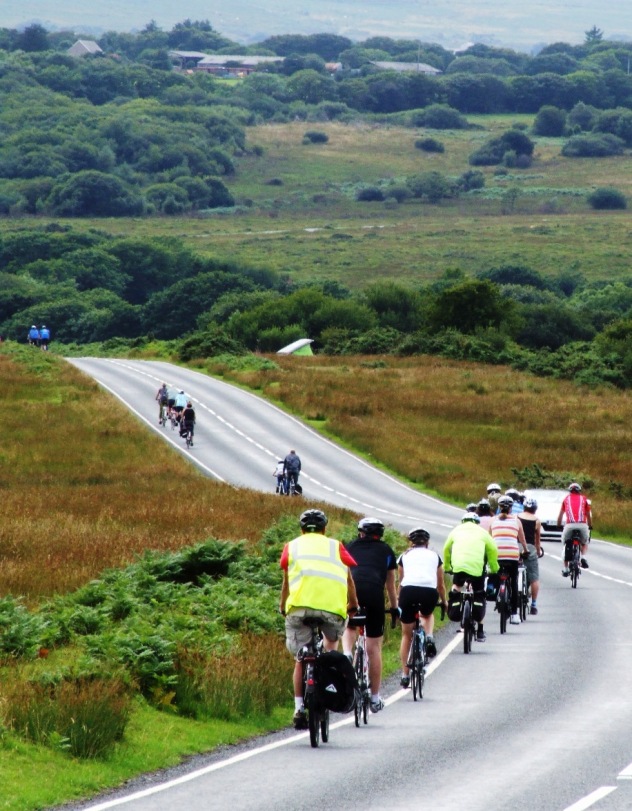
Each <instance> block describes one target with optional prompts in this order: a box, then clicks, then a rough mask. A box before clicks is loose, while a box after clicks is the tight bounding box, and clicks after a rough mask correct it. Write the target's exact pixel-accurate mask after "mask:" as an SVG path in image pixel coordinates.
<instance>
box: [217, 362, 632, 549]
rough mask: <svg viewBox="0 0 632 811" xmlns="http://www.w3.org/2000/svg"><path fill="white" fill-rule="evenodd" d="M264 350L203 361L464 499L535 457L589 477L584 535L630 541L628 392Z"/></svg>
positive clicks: (449, 367)
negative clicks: (248, 366) (249, 367)
mask: <svg viewBox="0 0 632 811" xmlns="http://www.w3.org/2000/svg"><path fill="white" fill-rule="evenodd" d="M377 360H378V361H379V362H376V358H375V357H370V358H368V357H367V358H362V357H340V358H337V357H323V356H321V357H316V356H315V357H295V356H287V357H284V356H275V362H276V364H277V369H276V370H275V369H266V370H257V371H250V372H248V371H241V372H236V371H231V370H230V369H229V368H228V366H227V365H226V364H219V363H217V362H214V361H213V360H212V359H210V360H209V361H208V362H207V368H208V369H210V371H211V372H213V371H215V372H220V373H222V374H223V375H224V376H225V377H226V378H228V379H235V380H237V381H238V382H240V383H241V384H244V385H248V386H250V387H252V388H253V389H256V390H257V391H258V392H259V393H261V394H263V395H264V396H267V397H269V398H270V399H273V400H275V401H277V402H279V403H281V404H283V405H284V406H285V407H287V408H289V409H291V410H292V411H293V412H295V413H297V414H300V415H302V416H304V417H306V418H308V419H316V420H319V426H320V427H321V430H325V431H327V432H328V433H329V434H330V435H332V436H334V437H338V438H340V439H342V440H343V441H344V442H345V443H348V444H349V445H350V446H352V447H354V448H357V449H358V450H360V451H361V452H363V453H365V454H367V455H370V457H371V458H373V459H376V460H379V461H380V462H382V463H383V464H385V465H386V466H387V467H388V468H389V469H390V470H393V471H395V472H396V473H398V474H400V475H402V476H404V477H406V478H407V479H409V480H410V481H412V482H416V483H418V484H419V485H420V486H423V487H424V488H430V489H431V490H433V491H435V492H437V493H439V494H442V495H443V496H445V497H447V498H449V499H450V500H452V501H454V502H455V503H460V504H463V505H465V504H466V503H468V502H470V501H477V500H478V499H479V498H481V497H482V496H483V495H484V493H485V487H486V485H487V483H488V482H490V481H500V482H501V483H502V484H504V485H505V486H509V485H510V484H513V483H514V482H516V476H515V474H514V473H512V469H517V470H522V469H523V468H525V467H528V466H531V465H533V464H539V465H540V466H541V467H542V468H544V469H545V470H548V471H557V472H560V473H563V472H567V471H568V472H573V473H575V474H576V475H577V476H579V475H580V474H582V475H585V476H587V477H589V478H590V479H593V480H594V481H595V488H594V489H593V492H592V496H593V501H594V513H595V534H596V535H598V536H599V537H603V536H609V537H613V538H615V537H616V538H620V539H627V541H628V542H631V541H630V525H631V523H632V501H631V500H630V499H629V498H628V499H627V500H624V499H621V498H618V497H617V495H616V492H615V491H616V490H617V489H618V485H622V486H623V489H624V490H627V491H628V492H629V488H630V484H631V483H632V458H631V457H630V447H631V446H632V436H631V429H630V426H631V425H632V397H631V396H630V393H629V392H626V391H619V390H615V389H611V388H607V387H601V388H596V389H595V388H593V389H591V388H587V387H580V386H577V385H575V384H573V383H570V382H566V381H555V380H551V379H548V378H547V379H543V378H537V377H535V376H533V375H529V374H525V373H521V372H518V371H514V370H512V369H509V368H507V367H503V366H484V365H482V364H475V363H464V362H458V361H450V360H447V359H445V358H438V357H424V356H422V357H415V358H393V357H382V358H379V359H377Z"/></svg>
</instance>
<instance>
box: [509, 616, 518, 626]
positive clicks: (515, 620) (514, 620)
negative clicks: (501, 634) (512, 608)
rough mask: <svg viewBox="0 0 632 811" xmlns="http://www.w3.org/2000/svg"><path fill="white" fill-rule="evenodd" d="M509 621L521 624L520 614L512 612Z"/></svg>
mask: <svg viewBox="0 0 632 811" xmlns="http://www.w3.org/2000/svg"><path fill="white" fill-rule="evenodd" d="M509 622H510V623H511V624H512V625H520V616H519V615H518V614H512V615H511V618H510V620H509Z"/></svg>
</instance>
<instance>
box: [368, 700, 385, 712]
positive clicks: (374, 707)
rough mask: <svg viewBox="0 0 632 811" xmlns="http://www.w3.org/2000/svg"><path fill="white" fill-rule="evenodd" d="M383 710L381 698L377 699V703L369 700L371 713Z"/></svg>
mask: <svg viewBox="0 0 632 811" xmlns="http://www.w3.org/2000/svg"><path fill="white" fill-rule="evenodd" d="M383 709H384V702H383V701H382V699H381V698H378V700H377V701H373V699H371V712H379V711H380V710H383Z"/></svg>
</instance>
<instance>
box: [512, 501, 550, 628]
mask: <svg viewBox="0 0 632 811" xmlns="http://www.w3.org/2000/svg"><path fill="white" fill-rule="evenodd" d="M523 507H524V510H523V511H522V512H521V513H519V514H518V518H519V519H520V523H521V524H522V529H523V531H524V537H525V540H526V542H527V549H528V550H529V557H528V558H527V563H526V568H527V583H528V584H529V588H530V589H531V607H530V608H529V613H530V614H537V613H538V605H537V603H538V594H539V593H540V564H539V562H538V558H541V557H542V556H543V555H544V551H543V549H542V545H541V543H540V532H541V530H542V525H541V524H540V519H539V518H538V517H537V516H536V514H535V513H536V510H537V509H538V502H537V501H536V500H535V499H534V498H525V500H524V504H523Z"/></svg>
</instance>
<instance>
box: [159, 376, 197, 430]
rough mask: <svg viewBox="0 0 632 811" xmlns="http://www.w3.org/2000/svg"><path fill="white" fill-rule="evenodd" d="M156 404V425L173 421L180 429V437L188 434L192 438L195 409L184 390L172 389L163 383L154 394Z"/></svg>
mask: <svg viewBox="0 0 632 811" xmlns="http://www.w3.org/2000/svg"><path fill="white" fill-rule="evenodd" d="M156 402H157V403H158V424H159V425H164V423H165V420H172V421H174V422H175V423H176V424H177V425H178V426H179V428H180V436H182V437H185V436H187V435H188V434H190V436H191V438H193V434H194V432H195V409H194V408H193V403H192V401H191V399H190V397H189V396H188V395H187V394H185V393H184V389H174V388H170V387H169V386H167V384H166V383H163V384H162V386H161V387H160V388H159V389H158V391H157V392H156Z"/></svg>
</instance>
